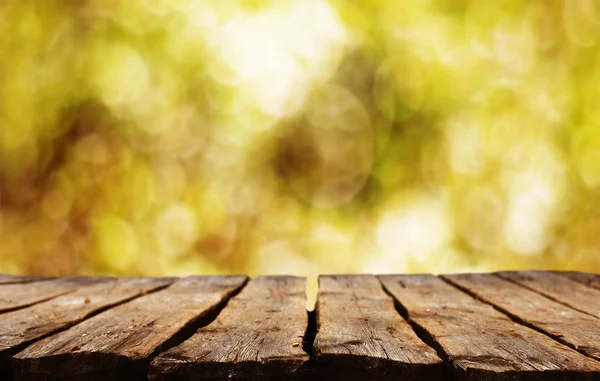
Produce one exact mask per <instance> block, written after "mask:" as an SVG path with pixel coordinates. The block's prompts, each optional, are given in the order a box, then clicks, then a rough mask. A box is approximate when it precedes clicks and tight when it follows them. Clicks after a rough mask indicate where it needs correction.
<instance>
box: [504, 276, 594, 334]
mask: <svg viewBox="0 0 600 381" xmlns="http://www.w3.org/2000/svg"><path fill="white" fill-rule="evenodd" d="M497 274H498V275H499V276H501V277H502V278H504V279H508V280H510V281H511V282H515V283H518V284H520V285H522V286H524V287H527V288H529V289H531V290H533V291H535V292H538V293H540V294H542V295H545V296H546V297H548V298H551V299H553V300H556V301H557V302H560V303H563V304H564V305H566V306H569V307H571V308H573V309H576V310H578V311H581V312H584V313H587V314H589V315H591V316H595V317H596V318H599V319H600V290H597V289H595V288H592V287H589V286H586V285H584V284H581V283H579V282H576V281H574V280H571V279H569V278H567V277H564V276H561V275H558V274H555V273H551V272H548V271H518V272H512V271H506V272H499V273H497ZM599 323H600V322H599Z"/></svg>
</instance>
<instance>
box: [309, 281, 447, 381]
mask: <svg viewBox="0 0 600 381" xmlns="http://www.w3.org/2000/svg"><path fill="white" fill-rule="evenodd" d="M316 311H317V332H318V333H317V336H316V340H315V345H314V349H315V350H314V353H315V362H316V366H317V367H318V368H319V370H320V371H319V373H320V374H322V375H324V376H325V375H326V376H328V377H331V379H336V378H337V379H344V380H350V379H355V380H364V379H365V377H367V376H369V375H371V376H374V377H376V378H377V379H378V380H395V379H399V378H400V379H409V380H424V381H428V380H436V379H440V378H441V377H442V376H443V364H442V361H441V360H440V358H439V357H438V356H437V354H436V353H435V351H434V350H433V349H432V348H430V347H428V346H427V345H426V344H425V343H423V342H422V341H421V340H420V339H419V338H418V337H417V335H416V334H415V333H414V332H413V330H412V328H411V327H410V326H409V325H408V323H407V322H406V321H405V320H404V319H402V317H401V316H400V315H399V314H398V312H397V311H396V309H395V308H394V301H393V299H392V298H391V297H390V296H389V295H387V294H386V293H385V292H384V291H383V289H382V288H381V284H380V283H379V281H378V279H377V278H376V277H374V276H372V275H339V276H322V277H320V278H319V294H318V298H317V309H316Z"/></svg>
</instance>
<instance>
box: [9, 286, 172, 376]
mask: <svg viewBox="0 0 600 381" xmlns="http://www.w3.org/2000/svg"><path fill="white" fill-rule="evenodd" d="M76 283H78V284H80V285H82V284H86V285H83V286H80V287H79V289H77V290H76V291H74V292H71V293H69V294H66V295H63V296H60V297H58V298H56V299H52V300H49V301H46V302H43V303H39V304H36V305H33V306H31V307H29V308H25V309H21V310H17V311H12V312H8V313H4V314H0V375H2V374H4V375H6V374H7V373H10V365H11V364H10V362H11V356H13V355H15V354H16V353H18V352H19V351H20V350H22V349H24V348H25V347H26V346H27V345H28V344H30V343H32V342H34V341H36V340H39V339H42V338H44V337H46V336H48V335H50V334H52V333H55V332H57V331H60V330H62V329H65V328H68V327H70V326H72V325H74V324H76V323H79V322H81V321H82V320H84V319H86V318H87V317H89V316H91V315H92V314H94V313H95V312H98V311H100V310H102V309H104V308H107V307H110V306H113V305H115V304H118V303H121V302H123V301H126V300H128V299H131V298H133V297H136V296H139V295H141V294H144V293H146V292H149V291H152V290H154V289H156V288H159V287H164V286H166V285H168V284H169V282H168V281H165V280H161V279H148V278H137V279H136V278H133V279H121V280H115V279H113V280H106V279H105V280H101V281H100V282H99V283H98V279H92V280H89V281H86V280H83V279H80V280H77V282H76ZM36 287H37V286H36Z"/></svg>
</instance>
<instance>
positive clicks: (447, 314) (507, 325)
mask: <svg viewBox="0 0 600 381" xmlns="http://www.w3.org/2000/svg"><path fill="white" fill-rule="evenodd" d="M380 279H381V281H382V283H383V285H384V287H385V288H386V289H387V290H388V291H389V292H390V293H391V294H392V295H393V296H394V297H395V298H396V299H397V300H398V301H399V303H400V304H401V305H402V306H403V308H404V309H405V312H406V314H407V316H408V318H409V319H410V320H411V322H412V324H413V325H414V327H415V328H416V329H417V330H418V332H419V333H420V334H421V335H422V336H423V337H424V338H425V339H426V340H427V341H429V342H430V343H431V344H432V345H433V346H435V347H436V348H437V349H438V352H439V353H440V354H441V355H442V356H443V357H444V359H445V360H446V361H448V365H449V367H450V369H451V371H452V374H453V376H454V378H456V379H459V380H469V381H475V380H477V381H483V380H494V381H504V380H511V381H520V380H538V381H550V380H552V381H558V380H565V381H567V380H578V381H582V380H599V379H600V362H598V361H595V360H593V359H591V358H588V357H586V356H584V355H582V354H580V353H578V352H577V351H575V350H573V349H571V348H569V347H567V346H565V345H562V344H560V343H558V342H556V341H554V340H552V339H551V338H549V337H547V336H546V335H544V334H542V333H539V332H537V331H535V330H532V329H530V328H527V327H525V326H522V325H520V324H517V323H515V322H513V321H512V320H510V319H509V318H508V317H507V316H505V315H504V314H502V313H500V312H498V311H496V310H495V309H494V308H493V307H491V306H489V305H487V304H485V303H483V302H480V301H478V300H476V299H474V298H472V297H471V296H469V295H467V294H466V293H464V292H462V291H460V290H458V289H457V288H455V287H453V286H451V285H449V284H447V283H446V282H444V281H443V280H442V279H441V278H438V277H435V276H432V275H388V276H381V277H380Z"/></svg>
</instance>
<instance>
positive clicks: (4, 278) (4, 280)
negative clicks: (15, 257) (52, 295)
mask: <svg viewBox="0 0 600 381" xmlns="http://www.w3.org/2000/svg"><path fill="white" fill-rule="evenodd" d="M49 279H51V278H45V277H41V276H22V275H7V274H0V285H2V284H13V283H29V282H35V281H39V280H49Z"/></svg>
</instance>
